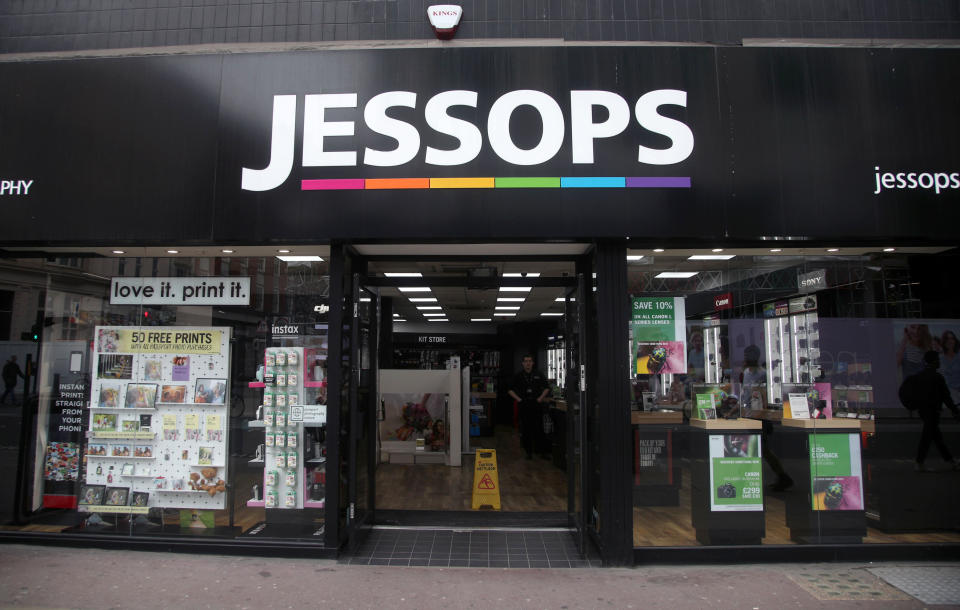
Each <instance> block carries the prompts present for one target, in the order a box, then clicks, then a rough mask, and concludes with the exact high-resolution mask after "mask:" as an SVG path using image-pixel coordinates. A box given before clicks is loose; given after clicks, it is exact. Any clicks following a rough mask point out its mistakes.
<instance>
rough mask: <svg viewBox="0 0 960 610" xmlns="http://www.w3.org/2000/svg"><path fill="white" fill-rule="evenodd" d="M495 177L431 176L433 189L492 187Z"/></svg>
mask: <svg viewBox="0 0 960 610" xmlns="http://www.w3.org/2000/svg"><path fill="white" fill-rule="evenodd" d="M494 186H496V185H495V179H494V178H430V188H432V189H492V188H494Z"/></svg>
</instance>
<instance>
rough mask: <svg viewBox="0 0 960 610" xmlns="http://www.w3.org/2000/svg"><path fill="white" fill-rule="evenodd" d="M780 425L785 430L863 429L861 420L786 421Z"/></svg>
mask: <svg viewBox="0 0 960 610" xmlns="http://www.w3.org/2000/svg"><path fill="white" fill-rule="evenodd" d="M863 421H867V420H863ZM780 423H781V424H783V426H784V427H785V428H804V429H808V430H860V429H861V428H862V426H861V425H860V424H861V420H859V419H785V420H783V421H781V422H780Z"/></svg>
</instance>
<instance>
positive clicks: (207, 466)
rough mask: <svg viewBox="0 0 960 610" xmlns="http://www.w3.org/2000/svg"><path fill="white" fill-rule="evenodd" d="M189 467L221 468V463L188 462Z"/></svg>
mask: <svg viewBox="0 0 960 610" xmlns="http://www.w3.org/2000/svg"><path fill="white" fill-rule="evenodd" d="M189 466H190V467H191V468H223V464H189Z"/></svg>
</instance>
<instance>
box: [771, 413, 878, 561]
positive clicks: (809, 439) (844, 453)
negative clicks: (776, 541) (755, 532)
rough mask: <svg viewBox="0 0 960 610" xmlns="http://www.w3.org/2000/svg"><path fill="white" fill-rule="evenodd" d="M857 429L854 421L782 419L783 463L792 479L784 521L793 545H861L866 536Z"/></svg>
mask: <svg viewBox="0 0 960 610" xmlns="http://www.w3.org/2000/svg"><path fill="white" fill-rule="evenodd" d="M788 422H790V423H788ZM808 422H809V424H810V425H808V424H807V423H808ZM859 428H860V426H859V422H858V421H857V420H843V419H828V420H822V419H821V420H784V421H783V425H782V427H781V432H782V437H781V448H782V456H781V460H782V462H783V465H784V468H785V469H786V470H787V472H788V473H789V474H790V476H791V477H792V478H793V480H794V487H793V488H792V489H791V490H790V491H789V492H787V493H786V495H785V500H786V520H787V527H788V528H789V529H790V539H791V540H793V541H794V542H797V543H800V544H859V543H861V542H862V541H863V537H864V536H866V535H867V524H866V513H865V511H864V509H863V507H864V500H863V497H864V489H863V476H862V469H861V458H860V434H859Z"/></svg>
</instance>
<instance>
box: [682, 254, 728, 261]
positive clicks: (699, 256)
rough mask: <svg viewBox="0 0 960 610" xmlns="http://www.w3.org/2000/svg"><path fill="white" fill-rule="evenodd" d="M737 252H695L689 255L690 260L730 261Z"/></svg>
mask: <svg viewBox="0 0 960 610" xmlns="http://www.w3.org/2000/svg"><path fill="white" fill-rule="evenodd" d="M734 256H736V254H694V255H693V256H688V257H687V260H688V261H728V260H730V259H731V258H733V257H734Z"/></svg>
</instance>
